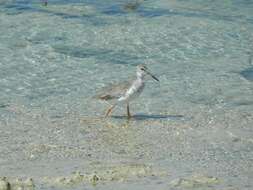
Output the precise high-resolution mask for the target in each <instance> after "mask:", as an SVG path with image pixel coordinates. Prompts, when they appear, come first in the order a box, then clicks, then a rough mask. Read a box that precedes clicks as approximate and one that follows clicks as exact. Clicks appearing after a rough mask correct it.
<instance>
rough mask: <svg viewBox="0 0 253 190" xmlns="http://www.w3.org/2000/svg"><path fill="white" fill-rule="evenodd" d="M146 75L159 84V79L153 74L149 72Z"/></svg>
mask: <svg viewBox="0 0 253 190" xmlns="http://www.w3.org/2000/svg"><path fill="white" fill-rule="evenodd" d="M146 73H147V74H148V75H150V76H151V77H152V78H153V79H154V80H156V81H158V82H159V79H158V78H156V77H155V76H154V75H153V74H152V73H150V72H148V71H146Z"/></svg>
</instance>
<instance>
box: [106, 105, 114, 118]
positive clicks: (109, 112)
mask: <svg viewBox="0 0 253 190" xmlns="http://www.w3.org/2000/svg"><path fill="white" fill-rule="evenodd" d="M115 106H116V105H112V106H111V107H110V108H109V109H108V110H107V112H106V114H105V117H108V116H109V115H110V114H111V113H112V110H113V108H114V107H115Z"/></svg>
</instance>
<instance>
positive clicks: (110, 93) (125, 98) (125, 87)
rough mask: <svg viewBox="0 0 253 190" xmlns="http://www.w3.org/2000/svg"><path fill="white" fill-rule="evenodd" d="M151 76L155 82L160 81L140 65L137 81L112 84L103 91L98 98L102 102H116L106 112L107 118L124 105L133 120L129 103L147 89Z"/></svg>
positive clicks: (128, 115)
mask: <svg viewBox="0 0 253 190" xmlns="http://www.w3.org/2000/svg"><path fill="white" fill-rule="evenodd" d="M147 75H149V76H151V77H152V78H153V79H154V80H156V81H159V79H158V78H156V77H155V76H154V75H153V74H152V73H150V72H149V70H148V68H147V67H146V66H145V65H138V66H137V71H136V79H134V80H130V81H125V82H121V83H118V84H112V85H109V86H107V87H104V88H103V89H102V93H100V94H99V95H98V96H97V97H98V98H99V99H101V100H106V101H110V100H112V101H114V102H113V104H112V105H111V106H110V108H109V109H108V110H107V111H106V114H105V116H106V117H108V116H109V115H110V114H111V113H112V110H113V109H114V108H115V107H116V106H118V105H122V104H126V106H127V117H128V119H130V118H131V114H130V108H129V103H130V101H132V100H133V99H135V98H137V97H138V96H139V95H140V94H141V93H142V91H143V89H144V87H145V76H147Z"/></svg>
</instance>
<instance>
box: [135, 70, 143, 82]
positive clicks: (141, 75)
mask: <svg viewBox="0 0 253 190" xmlns="http://www.w3.org/2000/svg"><path fill="white" fill-rule="evenodd" d="M136 76H137V80H138V81H140V82H143V80H144V75H143V74H141V73H138V72H137V75H136Z"/></svg>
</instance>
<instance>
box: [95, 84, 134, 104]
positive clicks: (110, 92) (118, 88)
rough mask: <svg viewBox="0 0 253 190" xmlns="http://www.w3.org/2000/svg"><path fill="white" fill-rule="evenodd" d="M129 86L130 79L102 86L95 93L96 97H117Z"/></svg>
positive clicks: (108, 98) (122, 94) (106, 98)
mask: <svg viewBox="0 0 253 190" xmlns="http://www.w3.org/2000/svg"><path fill="white" fill-rule="evenodd" d="M130 86H131V82H130V81H124V82H121V83H117V84H110V85H108V86H105V87H104V88H102V89H101V90H100V91H99V92H98V93H97V95H96V98H98V99H101V100H113V99H119V98H120V97H122V96H124V95H125V93H126V91H127V90H128V89H129V87H130Z"/></svg>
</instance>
